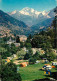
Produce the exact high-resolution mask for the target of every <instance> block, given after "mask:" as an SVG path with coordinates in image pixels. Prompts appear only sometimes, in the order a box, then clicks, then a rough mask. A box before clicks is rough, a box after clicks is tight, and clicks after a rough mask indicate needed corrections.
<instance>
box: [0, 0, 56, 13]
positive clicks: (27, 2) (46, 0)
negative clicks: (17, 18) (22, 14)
mask: <svg viewBox="0 0 57 81" xmlns="http://www.w3.org/2000/svg"><path fill="white" fill-rule="evenodd" d="M56 1H57V0H0V10H3V11H5V12H11V11H14V10H19V11H20V10H21V9H23V8H25V7H29V8H34V9H35V10H37V11H44V10H45V11H49V10H51V9H53V8H55V7H56Z"/></svg>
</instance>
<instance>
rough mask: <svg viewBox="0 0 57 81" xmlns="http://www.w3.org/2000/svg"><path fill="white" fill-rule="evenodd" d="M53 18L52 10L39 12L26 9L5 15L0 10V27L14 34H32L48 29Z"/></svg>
mask: <svg viewBox="0 0 57 81" xmlns="http://www.w3.org/2000/svg"><path fill="white" fill-rule="evenodd" d="M54 17H55V13H54V9H52V10H50V11H48V12H46V11H42V12H40V11H37V10H34V9H32V8H28V7H26V8H23V9H22V10H20V11H18V10H15V11H12V12H7V13H5V12H3V11H2V10H0V27H1V26H4V27H7V28H9V29H10V30H12V32H13V33H15V34H25V35H28V34H30V33H31V34H34V33H35V32H39V31H41V30H45V29H46V28H47V27H49V26H50V25H51V23H52V21H53V19H54Z"/></svg>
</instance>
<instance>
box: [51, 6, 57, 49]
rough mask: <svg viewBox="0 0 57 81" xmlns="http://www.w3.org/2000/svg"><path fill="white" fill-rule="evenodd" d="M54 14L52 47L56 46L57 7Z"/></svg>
mask: <svg viewBox="0 0 57 81" xmlns="http://www.w3.org/2000/svg"><path fill="white" fill-rule="evenodd" d="M54 12H55V14H56V16H55V18H54V21H53V24H52V25H53V27H54V28H53V29H54V48H57V7H56V8H55V10H54Z"/></svg>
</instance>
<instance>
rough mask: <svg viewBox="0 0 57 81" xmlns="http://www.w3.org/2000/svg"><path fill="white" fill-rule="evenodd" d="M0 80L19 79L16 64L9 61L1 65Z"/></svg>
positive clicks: (12, 80)
mask: <svg viewBox="0 0 57 81" xmlns="http://www.w3.org/2000/svg"><path fill="white" fill-rule="evenodd" d="M1 78H2V81H21V76H20V74H19V73H17V66H16V65H15V64H14V63H12V62H10V63H8V64H6V65H4V66H3V67H2V72H1Z"/></svg>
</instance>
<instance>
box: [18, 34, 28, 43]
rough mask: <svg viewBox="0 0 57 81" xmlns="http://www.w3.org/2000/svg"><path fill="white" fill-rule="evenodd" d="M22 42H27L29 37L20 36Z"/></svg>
mask: <svg viewBox="0 0 57 81" xmlns="http://www.w3.org/2000/svg"><path fill="white" fill-rule="evenodd" d="M18 36H19V39H20V42H25V41H26V40H27V37H26V36H25V35H18Z"/></svg>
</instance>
